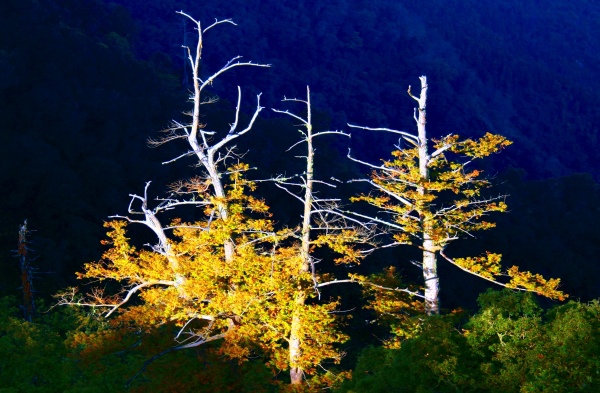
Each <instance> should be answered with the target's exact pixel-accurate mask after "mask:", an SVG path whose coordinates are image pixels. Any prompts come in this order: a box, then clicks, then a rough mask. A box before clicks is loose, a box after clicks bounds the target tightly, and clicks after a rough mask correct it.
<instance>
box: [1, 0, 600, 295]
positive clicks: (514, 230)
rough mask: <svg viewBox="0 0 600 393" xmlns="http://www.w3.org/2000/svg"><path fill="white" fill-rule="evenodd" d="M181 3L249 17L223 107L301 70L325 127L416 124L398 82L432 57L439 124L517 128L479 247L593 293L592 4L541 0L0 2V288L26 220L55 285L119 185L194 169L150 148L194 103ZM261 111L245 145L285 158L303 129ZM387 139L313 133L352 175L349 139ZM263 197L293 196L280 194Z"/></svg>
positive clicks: (218, 46) (337, 168) (287, 89)
mask: <svg viewBox="0 0 600 393" xmlns="http://www.w3.org/2000/svg"><path fill="white" fill-rule="evenodd" d="M179 10H183V11H185V12H187V13H189V14H190V15H193V16H194V17H196V18H198V19H200V20H202V21H203V23H205V24H208V23H211V22H212V21H214V19H215V18H232V19H233V20H234V21H235V22H236V23H237V24H238V26H237V27H234V26H225V27H223V28H222V29H219V30H214V31H211V32H210V33H209V34H207V42H206V51H207V56H206V57H205V60H206V64H205V65H204V67H206V70H207V73H208V72H211V71H215V70H216V69H218V68H219V67H221V66H222V65H223V64H224V63H225V62H226V61H227V60H229V59H230V58H231V57H232V56H234V55H237V54H239V55H243V56H244V59H245V60H252V61H256V62H262V63H269V64H272V68H270V69H268V70H258V69H244V70H240V71H235V72H233V73H231V74H229V75H227V76H226V77H225V78H223V79H221V80H220V81H219V82H218V83H215V86H214V93H215V94H216V95H219V96H220V97H221V98H222V100H221V101H220V102H219V103H218V104H217V105H215V106H214V108H213V109H212V112H211V115H210V116H209V118H207V121H211V122H212V123H211V124H213V125H214V124H217V125H218V124H226V122H227V121H228V119H227V118H225V117H224V116H223V114H225V113H230V111H231V108H232V105H231V100H232V99H233V98H234V94H235V87H236V86H237V85H240V86H242V91H243V94H244V96H245V97H251V96H253V95H254V94H256V93H258V92H263V96H262V105H264V106H265V107H266V108H271V107H278V104H279V101H280V100H281V99H282V98H283V97H284V96H287V97H298V96H302V94H303V92H304V91H305V88H306V85H310V86H311V91H312V97H313V103H314V105H315V108H314V111H315V113H316V117H317V119H316V120H317V122H318V123H319V126H322V127H325V128H328V127H329V128H332V129H346V128H347V126H346V123H348V122H350V123H353V124H360V125H365V126H378V127H392V128H396V129H407V130H411V131H412V129H413V127H414V121H413V119H412V114H413V107H414V102H412V100H411V99H410V98H408V97H407V94H406V89H407V87H408V85H410V84H412V85H417V84H418V76H420V75H427V77H428V80H429V82H430V86H431V89H430V99H429V101H428V103H429V107H428V120H429V122H428V131H429V132H430V133H431V135H432V136H434V137H435V136H438V137H440V136H444V135H447V134H449V133H458V134H460V135H462V136H465V137H468V136H481V135H483V134H484V133H485V132H493V133H498V134H502V135H505V136H506V137H508V138H509V139H511V140H513V141H514V142H515V143H514V145H513V146H511V147H510V148H509V149H507V150H506V152H505V153H503V154H502V155H501V156H498V157H497V158H495V159H493V160H492V162H491V163H490V164H489V165H488V166H487V167H486V168H484V169H486V170H487V171H488V173H489V175H497V183H499V187H498V188H497V189H495V191H497V192H498V193H503V192H506V193H507V194H510V197H509V199H508V200H507V202H508V205H509V209H510V210H511V213H509V214H507V215H506V216H505V217H502V218H501V219H500V220H499V227H498V228H497V229H496V230H494V231H492V232H490V233H489V234H487V235H486V236H484V237H483V236H482V237H481V238H480V242H474V243H479V244H476V245H475V247H481V249H486V248H489V247H491V246H490V244H491V245H493V247H494V248H495V250H497V251H499V252H502V253H503V254H504V255H505V260H506V261H507V263H514V264H519V265H520V266H522V267H523V268H524V269H532V270H538V271H541V273H543V274H545V275H548V276H553V277H554V276H558V277H561V278H562V280H563V282H564V283H565V287H564V290H565V291H566V292H569V293H571V294H572V295H573V297H575V298H577V297H581V298H582V300H588V299H591V298H595V297H599V296H600V293H599V292H598V291H599V289H598V286H597V283H596V278H597V277H598V273H600V272H599V271H598V269H600V268H599V267H598V266H599V265H600V264H599V263H598V262H599V261H598V255H600V253H599V251H600V250H599V249H598V248H600V238H599V236H600V235H598V231H597V230H596V225H597V222H599V219H600V209H599V208H598V206H597V202H598V200H599V197H600V188H599V186H598V183H597V181H598V179H600V165H598V163H597V157H598V153H597V151H598V148H600V139H599V138H600V137H599V129H598V127H599V125H600V112H599V109H598V105H597V103H598V102H600V88H599V87H600V86H599V84H600V69H599V67H600V65H599V64H600V61H599V60H600V59H599V58H598V57H600V48H599V46H600V41H599V40H598V39H597V37H598V33H599V32H600V26H598V24H599V23H600V4H597V3H596V2H593V1H580V2H576V3H574V2H569V1H553V2H550V3H548V2H545V3H544V4H543V5H540V2H538V1H533V0H519V1H516V0H508V1H503V2H496V1H492V0H466V1H442V0H431V1H429V2H427V4H426V5H423V4H422V3H421V2H411V1H402V0H400V1H398V0H394V1H392V0H381V1H359V0H357V1H344V0H332V1H327V2H311V1H301V0H296V1H248V0H230V1H227V2H223V1H202V2H198V1H174V0H114V1H101V0H88V1H85V2H81V1H79V0H54V1H49V0H4V1H2V2H0V120H2V121H1V122H0V130H1V133H2V137H3V141H2V143H1V144H0V167H1V168H2V171H0V186H1V187H2V190H3V192H2V193H1V195H0V216H1V217H3V219H4V225H3V226H2V227H1V228H0V250H1V251H0V266H1V267H0V269H1V270H2V275H0V276H1V278H0V294H14V293H15V291H16V288H17V286H18V282H19V280H18V264H17V262H16V260H15V259H14V258H13V257H12V255H11V252H10V250H14V249H15V248H16V238H17V230H18V225H19V224H20V223H22V221H23V219H25V218H28V219H29V224H30V228H31V229H35V230H37V232H34V238H35V239H36V243H34V245H33V247H34V248H35V249H36V251H37V253H38V255H39V260H38V264H39V272H40V278H39V279H38V280H37V281H36V285H37V288H38V290H39V291H40V293H42V294H45V295H48V294H50V293H53V292H54V291H56V290H57V289H59V288H60V287H62V286H64V285H66V284H67V283H71V284H72V283H73V280H74V274H73V273H74V272H75V271H77V270H80V268H81V266H82V264H83V263H84V262H88V261H92V260H97V259H98V258H99V256H100V255H101V250H102V248H101V246H100V244H99V240H100V239H101V238H102V237H103V232H104V230H103V228H102V221H103V220H105V219H106V217H107V216H109V215H112V214H117V213H123V212H124V211H125V209H126V208H127V204H128V194H130V193H136V192H138V193H139V192H141V191H142V189H143V185H144V183H145V182H146V181H148V180H153V181H154V183H153V189H154V190H155V192H156V194H158V195H160V193H161V192H162V190H163V188H162V186H161V183H162V184H164V183H165V182H169V181H172V180H175V179H177V178H178V177H180V176H182V175H181V174H182V173H183V174H189V173H190V168H189V166H187V165H186V164H185V163H182V164H180V165H178V166H177V165H175V166H161V165H160V163H161V162H162V161H164V160H165V159H169V158H172V157H173V156H174V155H176V154H175V152H177V150H169V148H166V149H154V150H153V149H148V148H147V147H146V140H147V138H148V137H151V136H156V135H157V134H158V132H159V130H161V129H163V128H165V127H166V126H167V124H168V122H169V120H170V119H174V118H181V114H180V113H181V112H182V111H184V110H187V109H188V107H187V106H186V102H185V100H186V98H187V91H186V90H187V87H188V86H189V85H186V83H187V84H189V83H190V80H189V76H188V77H187V78H188V79H186V77H185V74H186V71H187V70H186V69H185V66H184V64H185V62H184V59H183V56H182V55H183V49H182V47H181V45H182V44H184V43H185V42H186V40H187V39H190V40H193V37H194V35H193V32H192V26H191V25H189V24H186V22H185V20H184V19H183V18H181V17H180V16H179V15H177V14H176V13H175V11H179ZM189 33H191V34H189ZM186 81H187V82H186ZM245 105H251V104H248V103H246V104H245ZM251 109H252V108H251V107H248V108H247V110H248V111H249V110H251ZM267 112H269V111H266V110H265V111H263V113H265V116H264V118H263V119H261V121H260V124H259V126H258V127H257V128H256V130H255V131H253V132H251V133H250V134H249V135H248V136H247V137H246V138H245V139H243V140H241V139H240V143H239V147H240V150H241V151H246V150H248V151H249V153H248V155H247V156H246V159H247V161H248V162H249V163H250V164H251V165H253V166H256V167H258V168H259V169H260V170H261V171H262V172H260V174H269V175H270V174H273V173H281V172H282V171H289V172H293V170H294V168H293V166H294V165H295V164H294V163H293V162H291V161H293V160H290V159H289V158H288V157H285V156H284V155H283V151H284V150H285V149H286V148H287V147H289V145H290V144H291V143H293V142H292V141H294V140H295V135H293V134H291V133H290V134H289V138H288V137H286V136H285V135H284V134H283V133H281V132H280V130H281V128H282V127H288V128H289V127H291V126H290V124H289V123H288V122H286V121H283V120H281V118H280V117H278V116H277V115H275V114H268V113H267ZM367 142H368V143H367ZM348 143H349V144H348ZM393 143H397V140H394V139H393V138H390V137H389V136H385V135H382V134H377V133H367V132H353V135H352V139H351V142H346V141H343V142H336V145H333V146H321V147H320V149H329V151H330V152H331V155H329V156H328V158H327V159H328V161H327V162H324V161H321V162H320V163H318V165H321V166H322V167H323V168H326V169H324V170H327V171H332V175H335V176H336V177H337V178H342V179H343V180H346V179H347V178H349V177H351V176H354V175H356V174H357V173H359V174H360V173H363V172H364V168H358V167H356V166H354V165H351V164H350V163H348V162H346V161H345V159H344V158H343V156H345V154H346V151H347V149H348V148H351V149H352V151H353V154H355V155H356V156H358V157H360V158H362V159H365V160H370V161H371V162H376V161H377V160H378V159H381V158H387V155H388V154H389V151H390V150H391V148H392V144H393ZM177 154H179V153H177ZM578 173H582V174H578ZM576 174H577V175H576ZM257 176H258V175H257ZM351 192H354V191H351ZM274 195H275V194H274ZM350 195H351V194H348V195H344V197H348V196H350ZM272 198H273V200H272V201H269V203H270V204H271V205H274V206H273V208H274V209H278V208H279V209H285V207H286V205H287V202H286V200H285V197H283V196H280V194H276V196H273V197H272ZM288 214H295V212H293V213H288ZM459 247H462V246H459ZM464 247H470V246H467V245H466V246H464ZM403 252H404V251H402V250H397V251H394V253H397V255H396V256H399V255H402V253H403ZM403 259H404V258H403ZM385 263H386V262H385V261H374V263H373V264H372V266H377V267H380V266H381V265H383V264H385ZM378 265H380V266H378ZM535 266H537V267H538V268H534V267H535ZM406 269H407V271H409V270H410V267H407V268H406ZM453 285H454V286H453ZM464 287H465V286H464V284H463V283H462V282H457V283H454V284H448V285H447V286H446V287H445V288H444V292H443V293H444V296H447V297H448V298H451V297H452V298H453V299H455V300H454V301H456V302H457V303H460V302H461V301H463V300H465V299H473V300H474V299H475V297H476V295H475V294H474V293H476V291H481V290H483V286H477V285H476V284H475V285H473V290H472V291H473V293H464V291H463V289H464Z"/></svg>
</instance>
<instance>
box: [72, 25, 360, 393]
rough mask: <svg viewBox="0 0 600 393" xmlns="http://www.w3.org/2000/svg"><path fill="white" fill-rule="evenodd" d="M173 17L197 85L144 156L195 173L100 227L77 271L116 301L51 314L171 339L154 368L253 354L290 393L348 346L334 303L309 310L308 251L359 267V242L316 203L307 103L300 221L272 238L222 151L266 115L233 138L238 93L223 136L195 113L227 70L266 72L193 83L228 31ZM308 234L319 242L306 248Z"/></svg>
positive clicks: (322, 381)
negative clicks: (90, 255) (184, 24)
mask: <svg viewBox="0 0 600 393" xmlns="http://www.w3.org/2000/svg"><path fill="white" fill-rule="evenodd" d="M181 14H182V15H184V16H185V17H187V18H189V19H191V20H192V21H193V22H194V23H195V24H196V26H197V29H198V37H199V41H198V45H197V48H196V51H195V54H194V55H192V54H191V53H190V56H189V61H190V63H191V65H192V71H193V80H194V93H193V96H192V101H193V110H192V111H191V113H190V115H191V117H192V121H191V122H190V123H187V124H182V123H179V122H174V123H173V125H172V127H170V128H169V129H167V130H166V135H165V136H163V137H162V138H160V139H158V140H153V141H151V142H150V144H151V145H154V146H159V145H162V144H165V143H168V142H172V141H177V140H181V141H185V142H187V145H188V149H189V150H187V151H186V152H185V153H183V154H181V155H179V156H178V157H176V158H174V159H173V160H169V161H167V162H166V163H170V162H173V161H176V160H178V159H182V158H185V157H195V158H196V163H197V166H198V167H200V168H201V170H202V173H201V174H200V175H198V176H194V177H192V178H190V179H187V180H183V181H178V182H175V183H173V184H172V185H171V187H170V192H169V194H168V196H167V197H166V198H160V199H157V200H156V201H155V202H153V201H151V200H150V199H149V198H148V189H149V187H150V183H147V184H146V188H145V190H144V193H143V195H131V202H130V205H129V209H128V214H127V215H124V216H114V217H113V221H110V222H108V223H107V224H106V227H107V228H109V232H108V237H109V240H107V241H105V244H106V245H107V246H109V249H108V250H107V251H106V252H105V253H104V255H103V259H102V260H101V261H100V262H94V263H89V264H86V265H85V271H84V272H83V273H81V274H79V277H80V278H82V279H90V280H93V281H101V282H102V281H110V282H111V284H109V285H108V287H109V288H115V287H117V288H118V289H117V290H116V291H115V292H111V293H107V291H105V290H103V289H102V288H100V287H97V288H95V289H93V290H92V291H91V293H88V294H87V295H80V294H78V293H77V291H76V290H72V291H67V292H66V293H63V294H61V295H60V303H61V304H70V305H80V306H89V307H95V308H98V309H103V310H105V312H104V314H105V316H106V317H109V316H110V317H112V323H113V324H115V325H119V326H121V327H131V328H134V329H139V328H140V327H141V328H143V329H145V330H151V329H155V328H157V327H159V326H164V325H168V326H172V327H174V328H176V329H175V341H176V343H175V345H174V346H173V347H171V348H168V349H167V350H165V351H163V352H162V353H159V354H157V356H160V355H162V354H166V353H169V352H172V351H174V350H182V349H186V348H192V347H198V346H200V345H203V344H206V343H209V342H213V341H216V340H219V343H220V345H219V346H218V351H219V352H220V353H222V354H225V355H228V356H231V357H236V358H239V359H243V358H245V357H246V356H247V355H249V354H250V353H251V352H252V351H253V350H258V349H259V348H260V349H261V350H262V351H264V353H266V354H267V355H268V356H269V358H270V361H269V363H270V364H271V365H272V366H273V367H274V368H275V369H277V370H278V371H283V370H290V377H291V382H292V385H295V386H296V387H297V385H300V384H301V383H302V381H303V379H305V377H306V376H307V375H311V374H316V369H317V367H318V366H319V365H321V363H322V361H323V360H324V359H328V358H332V359H334V360H339V359H340V354H339V353H338V351H337V350H336V349H335V348H334V344H335V343H338V342H343V341H344V340H345V339H346V336H345V335H344V334H342V333H341V332H340V331H339V330H338V329H337V327H336V316H335V313H334V311H335V309H336V307H337V302H335V301H333V302H328V303H324V304H313V303H309V300H308V299H309V298H311V297H315V296H318V287H319V285H320V282H319V281H318V279H319V276H318V275H317V274H316V273H315V271H314V269H311V267H314V263H315V259H314V258H313V257H312V255H311V253H312V251H313V248H314V247H320V246H329V247H330V248H331V249H332V250H333V251H335V252H337V253H338V254H339V262H345V261H356V260H357V259H359V258H361V257H362V255H363V253H360V252H358V251H355V250H354V249H353V248H352V247H351V246H350V244H351V243H352V242H354V239H357V238H358V231H357V230H355V229H353V228H351V227H350V226H348V225H345V224H344V221H343V219H342V216H341V214H340V213H339V212H338V213H337V215H336V216H335V217H334V218H330V215H331V214H333V213H335V212H336V209H335V206H334V205H335V200H333V199H330V200H320V199H318V198H315V197H314V196H313V184H314V183H315V182H316V180H314V179H313V175H312V171H313V169H312V167H313V156H314V149H313V147H312V141H313V137H315V136H317V135H318V134H313V133H312V125H311V120H310V96H308V98H307V101H303V102H305V103H306V104H307V107H308V119H307V120H306V121H305V122H304V123H303V124H304V125H305V126H306V129H307V132H306V133H305V134H304V138H303V140H302V141H301V142H300V143H302V142H306V143H307V144H308V158H307V172H306V173H305V175H304V176H303V177H302V176H301V177H302V185H301V186H302V189H304V190H306V192H305V193H304V196H302V197H299V199H300V200H301V201H302V203H303V204H304V220H303V223H302V224H301V225H300V226H299V227H298V228H297V229H287V228H284V229H281V230H279V231H276V230H275V229H274V225H273V221H272V219H271V217H270V213H269V209H268V206H267V205H266V204H265V202H264V201H262V200H260V199H258V198H255V197H254V196H253V194H254V191H255V188H256V184H255V182H252V181H249V180H248V179H246V177H245V172H246V171H247V170H248V169H249V167H248V165H246V164H243V163H241V162H239V160H238V158H237V157H236V155H235V153H234V151H233V149H232V148H227V147H226V146H227V144H228V143H229V142H231V141H232V140H234V139H235V138H237V137H239V136H241V135H243V134H245V133H247V132H248V131H250V129H251V128H252V126H253V124H254V122H255V120H256V118H257V116H258V114H259V112H260V111H261V110H262V109H263V108H262V107H261V106H260V103H258V104H257V107H256V109H255V111H254V113H253V116H252V117H251V118H250V121H249V124H248V125H247V126H246V127H245V128H243V129H240V127H239V121H238V120H239V114H240V101H241V93H240V91H239V88H238V103H237V107H236V110H235V119H234V121H233V122H232V123H231V125H230V128H229V129H227V130H224V131H218V130H209V129H207V127H206V125H204V124H201V122H200V116H201V111H200V109H201V108H202V106H203V105H204V104H208V103H211V102H214V99H212V98H204V96H203V91H204V89H205V88H206V87H207V86H209V85H210V84H211V83H212V81H213V80H214V79H215V78H216V77H217V76H219V75H220V74H222V73H223V72H225V71H227V70H229V69H231V68H233V67H236V66H242V65H244V66H260V67H265V65H257V64H254V63H250V62H247V63H239V62H236V61H237V59H238V57H236V58H234V59H232V60H231V61H230V62H228V63H227V64H226V65H225V66H224V67H223V68H222V69H220V70H219V71H217V72H216V73H214V74H213V75H211V76H209V77H208V78H206V79H201V78H200V76H199V67H200V58H201V54H202V41H203V35H204V33H206V32H207V31H208V30H209V29H211V28H212V27H214V26H216V25H218V24H221V23H232V22H231V21H229V20H225V21H217V22H215V23H214V24H212V25H211V26H209V27H208V28H205V29H204V30H203V29H202V28H201V26H200V22H197V21H196V20H194V19H192V18H191V17H189V16H188V15H186V14H183V13H181ZM188 52H191V51H189V50H188ZM259 97H260V96H259ZM327 133H330V132H322V133H319V134H327ZM335 133H337V132H335ZM295 179H297V178H295ZM275 180H276V181H277V184H278V185H279V186H281V187H284V188H285V187H288V186H293V184H291V183H289V182H286V181H285V180H284V179H282V178H278V179H275ZM294 195H295V194H294ZM296 196H297V195H296ZM152 204H154V206H151V205H152ZM185 207H194V208H196V209H195V210H196V212H198V213H196V214H194V215H198V214H200V216H201V218H199V219H196V220H190V221H185V220H183V219H174V220H171V222H169V223H168V224H163V223H162V222H161V220H160V219H159V217H161V218H162V216H161V214H162V213H164V212H166V211H172V210H174V209H179V208H185ZM187 212H188V214H189V209H188V210H187ZM200 212H201V213H200ZM132 224H141V225H143V226H145V227H146V228H148V229H150V230H151V232H152V233H153V234H154V236H155V239H156V240H155V241H156V244H155V245H151V246H145V247H142V248H137V247H135V246H133V244H132V241H131V240H130V239H129V238H128V237H127V232H126V230H127V226H128V225H132ZM311 231H312V233H313V234H314V233H315V231H316V232H318V234H317V235H315V236H314V237H311ZM115 282H116V283H117V284H116V285H115V284H114V283H115ZM323 284H324V285H327V283H323ZM157 356H155V357H154V358H156V357H157ZM151 360H152V359H149V361H151ZM331 377H332V375H328V374H325V375H323V374H321V375H319V376H317V378H313V382H314V383H312V384H311V386H312V387H313V388H316V387H317V386H323V385H327V384H328V381H327V380H331V379H332V378H331ZM300 388H301V389H309V388H310V387H309V386H307V385H305V386H303V387H300Z"/></svg>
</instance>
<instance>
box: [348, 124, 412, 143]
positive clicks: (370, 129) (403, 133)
mask: <svg viewBox="0 0 600 393" xmlns="http://www.w3.org/2000/svg"><path fill="white" fill-rule="evenodd" d="M348 127H352V128H358V129H362V130H368V131H385V132H391V133H394V134H400V135H402V136H404V137H406V138H408V139H412V140H414V141H416V142H418V141H419V138H418V137H417V136H415V135H413V134H410V133H408V132H406V131H398V130H393V129H391V128H379V127H378V128H372V127H363V126H356V125H353V124H350V123H348Z"/></svg>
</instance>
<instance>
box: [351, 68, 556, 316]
mask: <svg viewBox="0 0 600 393" xmlns="http://www.w3.org/2000/svg"><path fill="white" fill-rule="evenodd" d="M420 80H421V93H420V95H419V96H418V97H416V96H414V95H413V94H412V92H411V89H410V87H409V88H408V94H409V95H410V97H412V98H413V99H414V100H415V101H417V102H418V104H419V107H418V109H417V108H415V114H414V119H415V121H416V123H417V129H418V132H417V135H413V134H410V133H407V132H404V131H397V130H391V129H388V128H369V127H359V126H354V125H350V124H349V126H350V127H354V128H361V129H366V130H373V131H387V132H392V133H396V134H400V135H401V137H402V138H403V139H404V140H406V141H407V142H408V143H410V144H411V145H413V147H412V148H407V149H405V148H400V147H398V149H397V150H395V151H394V152H392V159H390V160H384V161H383V164H381V165H372V164H369V163H366V162H363V161H360V160H358V159H356V158H352V157H351V158H352V159H353V160H354V161H357V162H359V163H361V164H365V165H367V166H369V167H370V168H372V172H371V176H370V178H369V179H359V180H355V181H362V182H367V183H368V184H370V185H371V186H372V187H374V190H375V191H374V192H372V193H370V194H363V195H360V196H358V197H354V198H352V200H353V201H365V202H367V203H369V204H371V205H373V206H375V207H376V208H377V209H378V212H379V214H378V215H377V216H371V217H367V216H364V215H360V214H357V213H354V214H355V215H357V216H362V218H367V219H368V220H370V221H371V222H375V223H378V224H380V225H383V226H384V227H385V228H386V229H387V230H388V231H389V232H391V233H392V234H393V239H394V244H412V245H416V246H418V247H419V248H420V249H421V250H422V251H423V255H422V260H421V263H420V267H421V268H422V270H423V280H424V286H425V290H424V294H423V297H424V300H425V310H426V312H427V314H437V313H439V288H440V287H439V277H438V274H437V256H438V255H441V256H442V257H444V258H445V259H446V260H447V261H448V262H450V263H452V264H454V265H456V266H458V267H459V268H461V269H462V270H464V271H466V272H469V273H471V274H474V275H476V276H479V277H481V278H484V279H486V280H489V281H492V282H494V283H496V284H499V285H502V286H506V287H508V288H516V289H520V290H525V291H533V292H536V293H538V294H540V295H544V296H548V297H550V298H553V299H563V298H564V297H566V296H565V295H564V294H563V293H562V292H561V291H559V290H558V289H557V288H558V285H559V284H560V280H559V279H551V280H546V279H544V278H543V277H542V276H540V275H534V274H531V273H529V272H521V271H520V270H519V268H518V267H516V266H513V267H511V268H510V269H508V270H507V271H503V270H502V268H501V265H500V261H501V255H499V254H493V253H487V254H486V255H484V256H480V257H474V258H454V259H453V258H450V257H447V256H446V254H445V253H444V249H445V248H446V247H447V246H448V244H449V243H451V242H452V241H454V240H456V239H459V238H461V237H465V236H473V235H472V233H473V232H476V231H481V230H487V229H490V228H493V227H494V226H495V224H494V223H493V222H490V221H488V220H486V219H485V217H486V216H487V215H488V214H489V213H492V212H504V211H506V208H507V206H506V203H504V197H503V196H499V197H491V198H486V197H483V196H482V190H483V189H484V188H486V187H489V186H490V182H489V181H488V180H487V179H485V178H483V177H482V176H481V175H482V171H480V170H477V169H473V168H471V166H470V165H469V164H470V163H471V162H473V161H474V160H477V159H481V158H485V157H487V156H489V155H491V154H494V153H497V152H499V151H500V150H502V149H503V148H505V147H506V146H508V145H510V144H511V143H512V142H510V141H508V140H507V139H506V138H504V137H503V136H500V135H492V134H489V133H487V134H485V135H484V136H483V137H481V138H480V139H478V140H473V139H466V140H459V137H458V135H452V134H451V135H448V136H446V137H443V138H441V139H439V140H433V141H432V142H433V144H432V146H433V151H431V150H430V142H429V140H428V139H427V133H426V128H425V125H426V122H427V121H426V108H427V105H426V104H427V90H428V85H427V78H426V77H425V76H421V77H420ZM503 275H508V276H509V277H510V281H508V282H505V283H503V282H500V281H498V278H499V277H500V276H503Z"/></svg>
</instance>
